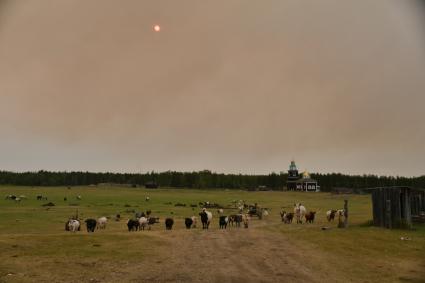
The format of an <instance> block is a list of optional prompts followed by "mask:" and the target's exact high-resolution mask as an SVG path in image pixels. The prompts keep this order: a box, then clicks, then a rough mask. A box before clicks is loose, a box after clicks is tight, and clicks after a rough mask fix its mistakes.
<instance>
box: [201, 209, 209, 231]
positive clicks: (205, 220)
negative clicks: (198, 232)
mask: <svg viewBox="0 0 425 283" xmlns="http://www.w3.org/2000/svg"><path fill="white" fill-rule="evenodd" d="M199 216H201V222H202V229H208V226H210V221H208V214H207V213H206V212H205V211H202V212H200V213H199Z"/></svg>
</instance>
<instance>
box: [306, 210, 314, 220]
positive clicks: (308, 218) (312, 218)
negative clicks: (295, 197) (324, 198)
mask: <svg viewBox="0 0 425 283" xmlns="http://www.w3.org/2000/svg"><path fill="white" fill-rule="evenodd" d="M315 215H316V211H310V212H309V213H306V214H305V222H307V223H313V222H314V216H315Z"/></svg>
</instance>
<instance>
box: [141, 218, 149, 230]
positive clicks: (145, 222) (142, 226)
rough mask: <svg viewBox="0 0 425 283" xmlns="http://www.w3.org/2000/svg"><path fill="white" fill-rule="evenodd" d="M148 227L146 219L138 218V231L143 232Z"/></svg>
mask: <svg viewBox="0 0 425 283" xmlns="http://www.w3.org/2000/svg"><path fill="white" fill-rule="evenodd" d="M148 225H149V221H148V219H147V218H146V217H140V218H139V230H145V227H146V226H148Z"/></svg>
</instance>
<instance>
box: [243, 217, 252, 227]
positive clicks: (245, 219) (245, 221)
mask: <svg viewBox="0 0 425 283" xmlns="http://www.w3.org/2000/svg"><path fill="white" fill-rule="evenodd" d="M250 219H251V218H250V216H249V215H248V214H242V222H243V226H244V227H245V228H248V224H249V220H250Z"/></svg>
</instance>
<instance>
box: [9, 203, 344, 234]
mask: <svg viewBox="0 0 425 283" xmlns="http://www.w3.org/2000/svg"><path fill="white" fill-rule="evenodd" d="M5 199H7V200H14V201H15V202H20V201H21V200H24V199H27V197H26V196H25V195H20V196H16V195H7V196H6V198H5ZM76 199H77V200H82V197H81V196H80V195H78V196H76ZM37 200H47V197H46V196H43V195H37ZM145 200H146V201H149V200H150V198H149V197H146V199H145ZM64 201H67V198H66V197H65V198H64ZM233 205H234V208H236V209H237V210H238V213H236V214H231V215H224V210H223V208H222V207H221V206H220V205H218V204H216V203H210V202H200V203H199V206H200V207H202V211H201V212H200V213H199V217H200V219H201V223H202V229H208V228H209V226H210V224H211V221H212V218H213V214H212V212H211V211H208V210H207V209H208V208H214V209H215V208H218V209H217V214H218V224H219V228H220V229H227V227H228V226H232V227H233V226H235V227H241V224H242V223H243V226H244V227H245V228H248V224H249V222H250V219H252V217H254V216H257V217H258V218H259V219H262V218H263V217H264V216H267V215H268V214H269V211H268V209H267V208H261V207H259V206H258V205H257V204H256V203H255V204H254V205H247V204H245V202H244V201H242V200H240V201H235V202H234V204H233ZM179 206H186V205H185V204H179ZM193 206H197V205H191V207H193ZM151 213H152V212H151V210H147V211H146V212H141V213H136V214H135V217H134V218H131V219H129V220H128V221H127V228H128V231H138V230H145V229H148V230H150V229H151V227H152V225H154V224H156V223H159V217H153V216H152V215H151ZM315 216H316V211H307V209H306V207H305V206H304V205H302V204H301V203H296V204H294V208H293V212H287V211H285V210H283V209H282V210H281V211H280V217H281V220H282V222H284V223H285V224H290V223H292V221H293V219H294V218H295V220H296V223H303V221H304V220H305V222H306V223H314V219H315ZM345 216H346V215H345V212H344V210H343V209H339V210H335V209H331V210H328V211H327V212H326V219H327V221H328V222H331V221H333V220H334V219H335V217H338V221H339V222H341V219H342V217H345ZM120 219H121V216H120V215H119V214H117V215H116V217H115V220H116V221H120ZM84 222H85V223H86V228H87V232H94V231H95V230H96V229H105V228H106V224H107V222H108V218H107V217H105V216H103V217H100V218H98V219H93V218H89V219H86V220H85V221H84ZM197 222H198V217H197V216H195V215H193V216H191V217H187V218H185V220H184V225H185V227H186V228H187V229H191V228H196V227H197ZM164 223H165V229H166V230H172V228H173V225H174V219H173V218H171V217H168V218H166V219H165V221H164ZM65 230H66V231H71V232H76V231H80V230H81V220H80V219H78V216H75V217H71V218H70V219H69V220H68V221H66V223H65Z"/></svg>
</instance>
